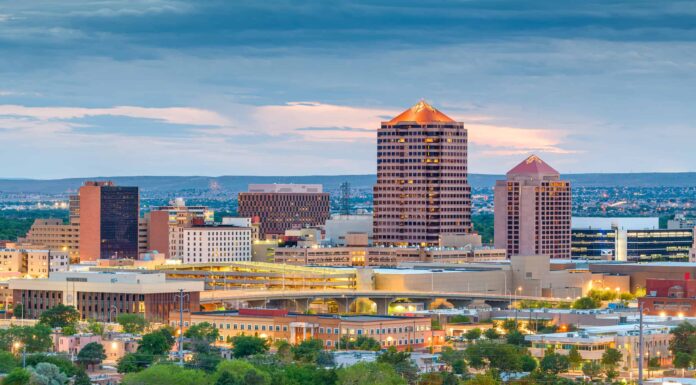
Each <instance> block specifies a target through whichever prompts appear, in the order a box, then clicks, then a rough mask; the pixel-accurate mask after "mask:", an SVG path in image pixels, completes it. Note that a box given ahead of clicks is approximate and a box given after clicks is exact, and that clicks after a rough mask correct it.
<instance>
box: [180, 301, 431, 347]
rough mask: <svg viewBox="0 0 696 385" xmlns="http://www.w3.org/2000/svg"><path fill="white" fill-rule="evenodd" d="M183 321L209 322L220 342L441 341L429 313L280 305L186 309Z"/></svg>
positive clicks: (187, 323)
mask: <svg viewBox="0 0 696 385" xmlns="http://www.w3.org/2000/svg"><path fill="white" fill-rule="evenodd" d="M177 314H178V313H177ZM172 318H174V317H172ZM184 322H185V323H184V329H186V328H187V327H190V326H192V325H196V324H199V323H202V322H208V323H210V324H212V325H213V326H215V327H217V329H218V331H219V332H220V337H219V338H220V342H224V341H227V340H228V338H232V337H236V336H240V335H247V336H257V337H260V338H265V339H268V340H269V341H286V342H289V343H290V344H293V345H295V344H299V343H301V342H302V341H306V340H309V339H319V340H321V341H322V342H323V344H324V347H325V349H340V348H341V346H340V341H341V338H343V337H345V338H348V339H354V338H357V337H359V336H365V337H371V338H374V339H375V340H377V341H378V342H379V343H380V345H381V346H382V348H384V349H387V348H389V347H392V346H393V347H395V348H396V349H397V350H421V349H427V348H429V347H431V346H432V345H440V344H441V342H442V341H441V340H440V339H436V340H435V341H434V340H433V331H432V330H431V326H430V323H431V321H430V317H399V316H372V315H355V316H354V315H328V314H326V315H322V314H314V315H313V314H301V313H291V312H288V311H287V310H282V309H240V310H238V311H231V312H210V313H189V314H186V315H185V318H184ZM178 324H179V322H178V319H173V320H172V321H170V325H171V326H173V327H177V325H178Z"/></svg>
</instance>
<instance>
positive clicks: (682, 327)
mask: <svg viewBox="0 0 696 385" xmlns="http://www.w3.org/2000/svg"><path fill="white" fill-rule="evenodd" d="M671 333H672V335H673V336H674V337H673V338H672V340H671V341H670V343H669V349H670V350H671V351H672V354H674V355H675V356H676V355H677V353H679V352H682V353H686V354H689V355H691V356H693V355H694V353H696V326H694V325H692V324H690V323H689V322H687V321H684V322H682V323H680V324H679V325H678V326H677V327H675V328H674V329H672V331H671Z"/></svg>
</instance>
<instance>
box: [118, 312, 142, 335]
mask: <svg viewBox="0 0 696 385" xmlns="http://www.w3.org/2000/svg"><path fill="white" fill-rule="evenodd" d="M116 322H118V324H119V325H121V329H122V330H123V332H124V333H130V334H142V333H143V332H144V331H145V328H147V325H148V322H147V320H145V318H144V317H143V316H141V315H140V314H130V313H121V314H119V315H118V316H116Z"/></svg>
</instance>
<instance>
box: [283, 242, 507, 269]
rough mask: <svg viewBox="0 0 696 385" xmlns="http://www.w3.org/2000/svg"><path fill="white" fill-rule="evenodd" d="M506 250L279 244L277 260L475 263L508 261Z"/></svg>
mask: <svg viewBox="0 0 696 385" xmlns="http://www.w3.org/2000/svg"><path fill="white" fill-rule="evenodd" d="M505 258H506V254H505V250H502V249H491V248H483V247H482V248H471V247H462V248H453V247H452V248H443V247H428V248H415V247H410V248H405V247H404V248H392V247H359V246H352V247H351V246H343V247H279V248H276V249H275V255H274V260H275V262H276V263H287V264H291V265H305V266H306V265H312V266H378V267H396V266H398V265H399V264H402V263H408V262H435V263H452V264H460V263H471V262H485V261H501V260H505Z"/></svg>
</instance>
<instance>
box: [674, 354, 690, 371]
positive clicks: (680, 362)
mask: <svg viewBox="0 0 696 385" xmlns="http://www.w3.org/2000/svg"><path fill="white" fill-rule="evenodd" d="M673 364H674V367H675V368H681V369H686V368H688V367H689V366H691V356H690V355H689V354H688V353H684V352H677V354H676V355H675V356H674V362H673Z"/></svg>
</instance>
